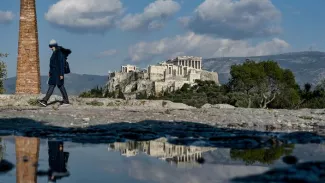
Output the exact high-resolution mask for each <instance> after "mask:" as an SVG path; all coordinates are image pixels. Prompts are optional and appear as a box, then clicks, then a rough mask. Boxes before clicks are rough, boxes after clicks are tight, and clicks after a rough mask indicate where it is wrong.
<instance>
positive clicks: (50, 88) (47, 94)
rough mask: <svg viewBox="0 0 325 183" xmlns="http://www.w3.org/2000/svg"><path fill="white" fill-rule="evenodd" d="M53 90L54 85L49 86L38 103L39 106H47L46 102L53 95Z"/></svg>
mask: <svg viewBox="0 0 325 183" xmlns="http://www.w3.org/2000/svg"><path fill="white" fill-rule="evenodd" d="M54 88H55V85H49V88H48V90H47V92H46V95H45V97H44V98H43V99H42V100H39V101H38V102H39V103H40V104H41V105H43V106H47V101H48V100H49V99H50V97H51V95H52V94H53V91H54Z"/></svg>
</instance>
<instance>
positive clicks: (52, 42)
mask: <svg viewBox="0 0 325 183" xmlns="http://www.w3.org/2000/svg"><path fill="white" fill-rule="evenodd" d="M57 44H58V43H57V42H56V41H55V40H54V39H52V40H51V41H50V45H57Z"/></svg>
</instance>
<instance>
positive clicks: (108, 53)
mask: <svg viewBox="0 0 325 183" xmlns="http://www.w3.org/2000/svg"><path fill="white" fill-rule="evenodd" d="M116 53H117V50H115V49H111V50H106V51H102V52H100V53H99V54H98V55H97V58H103V57H107V56H112V55H115V54H116Z"/></svg>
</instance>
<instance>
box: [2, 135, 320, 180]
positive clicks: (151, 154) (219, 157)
mask: <svg viewBox="0 0 325 183" xmlns="http://www.w3.org/2000/svg"><path fill="white" fill-rule="evenodd" d="M60 149H61V151H60ZM288 155H293V156H295V157H297V158H298V160H299V162H298V163H303V162H309V161H321V160H325V145H323V144H289V145H282V146H274V147H268V148H259V149H231V148H217V147H211V146H208V147H205V146H202V145H200V146H194V145H191V146H185V145H175V144H172V143H170V142H169V141H168V140H167V139H166V138H158V139H155V140H151V141H126V142H114V143H106V144H96V145H93V144H81V143H73V142H63V141H55V140H46V139H39V138H29V137H13V136H9V137H2V138H1V148H0V159H1V160H2V162H3V163H8V164H7V165H9V164H10V163H12V165H13V167H11V169H10V166H2V167H5V168H6V167H7V168H8V169H9V170H8V171H4V170H2V168H1V165H0V169H1V172H0V183H11V182H17V183H23V182H24V183H25V182H28V183H37V182H39V183H41V182H51V181H52V182H58V183H75V182H76V183H89V182H99V183H101V182H103V183H104V182H119V183H169V182H170V183H174V182H177V183H198V182H204V183H205V182H220V183H221V182H222V183H223V182H230V180H234V178H236V177H245V176H251V175H257V174H263V173H265V172H267V171H269V170H271V169H274V168H288V167H291V166H292V165H287V164H285V163H284V162H283V160H282V158H283V157H284V156H288ZM5 165H6V164H5ZM318 167H319V166H318ZM322 171H323V172H324V170H322ZM251 180H253V179H251ZM242 181H243V182H248V181H247V179H246V180H244V179H243V180H242ZM252 182H258V181H252ZM263 182H266V181H265V180H264V181H263Z"/></svg>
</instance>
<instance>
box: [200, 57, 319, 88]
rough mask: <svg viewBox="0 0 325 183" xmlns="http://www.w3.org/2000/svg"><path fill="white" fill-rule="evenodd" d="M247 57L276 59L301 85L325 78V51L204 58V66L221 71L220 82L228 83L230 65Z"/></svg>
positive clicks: (241, 61)
mask: <svg viewBox="0 0 325 183" xmlns="http://www.w3.org/2000/svg"><path fill="white" fill-rule="evenodd" d="M246 59H251V60H255V61H264V60H274V61H276V62H278V63H279V65H280V66H281V67H282V68H285V69H290V70H291V71H292V72H293V73H294V75H295V76H296V81H297V82H298V84H299V85H303V84H305V83H307V82H309V83H311V84H313V85H315V84H317V83H318V82H319V81H320V80H322V79H325V52H318V51H305V52H292V53H284V54H278V55H267V56H258V57H224V58H209V59H203V68H204V69H206V70H209V71H216V72H218V73H219V82H220V83H226V82H228V79H229V78H230V74H229V72H230V66H231V65H233V64H240V63H243V62H244V61H245V60H246Z"/></svg>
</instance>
